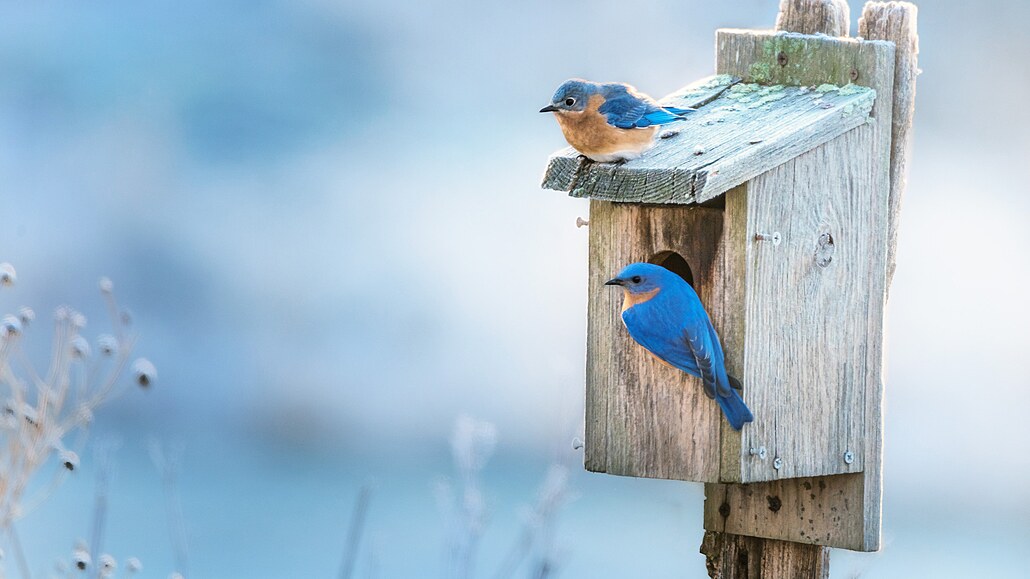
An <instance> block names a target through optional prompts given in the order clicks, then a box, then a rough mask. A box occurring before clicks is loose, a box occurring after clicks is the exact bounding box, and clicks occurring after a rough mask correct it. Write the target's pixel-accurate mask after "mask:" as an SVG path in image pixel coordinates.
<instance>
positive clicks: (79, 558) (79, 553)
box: [72, 548, 93, 571]
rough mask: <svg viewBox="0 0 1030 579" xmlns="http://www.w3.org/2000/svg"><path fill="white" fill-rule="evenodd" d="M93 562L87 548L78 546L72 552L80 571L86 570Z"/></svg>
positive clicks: (74, 561) (76, 566) (73, 559)
mask: <svg viewBox="0 0 1030 579" xmlns="http://www.w3.org/2000/svg"><path fill="white" fill-rule="evenodd" d="M92 562H93V561H92V559H91V558H90V556H89V551H87V550H85V549H78V548H76V549H75V551H74V552H73V553H72V563H75V568H76V569H78V570H79V571H85V570H86V568H87V567H89V565H90V563H92Z"/></svg>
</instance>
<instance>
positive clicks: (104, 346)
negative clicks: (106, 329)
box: [97, 334, 118, 356]
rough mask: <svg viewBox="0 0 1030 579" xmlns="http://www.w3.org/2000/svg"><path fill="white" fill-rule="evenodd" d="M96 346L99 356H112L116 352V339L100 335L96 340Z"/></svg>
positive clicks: (107, 335) (108, 335)
mask: <svg viewBox="0 0 1030 579" xmlns="http://www.w3.org/2000/svg"><path fill="white" fill-rule="evenodd" d="M97 346H99V348H100V353H101V354H103V355H105V356H112V355H114V353H115V352H117V351H118V339H117V338H115V337H114V336H112V335H110V334H101V336H100V337H99V338H97Z"/></svg>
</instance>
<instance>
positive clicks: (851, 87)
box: [838, 82, 868, 96]
mask: <svg viewBox="0 0 1030 579" xmlns="http://www.w3.org/2000/svg"><path fill="white" fill-rule="evenodd" d="M863 90H868V88H867V87H864V86H858V85H857V84H852V83H850V82H849V83H848V84H846V85H844V86H842V87H840V90H839V91H838V93H839V94H840V95H841V96H847V95H849V94H858V93H860V92H862V91H863Z"/></svg>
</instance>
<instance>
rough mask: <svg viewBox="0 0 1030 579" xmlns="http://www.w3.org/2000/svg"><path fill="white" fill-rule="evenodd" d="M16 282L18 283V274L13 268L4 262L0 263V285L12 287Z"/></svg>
mask: <svg viewBox="0 0 1030 579" xmlns="http://www.w3.org/2000/svg"><path fill="white" fill-rule="evenodd" d="M16 281H18V273H17V272H16V271H14V266H13V265H11V264H9V263H7V262H6V261H5V262H3V263H0V285H3V286H12V285H14V282H16Z"/></svg>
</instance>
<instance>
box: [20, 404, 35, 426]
mask: <svg viewBox="0 0 1030 579" xmlns="http://www.w3.org/2000/svg"><path fill="white" fill-rule="evenodd" d="M21 416H22V418H24V419H25V422H28V423H29V424H31V425H32V426H39V416H38V415H37V414H36V409H35V408H34V407H33V406H32V405H31V404H29V403H28V402H23V403H22V405H21Z"/></svg>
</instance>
